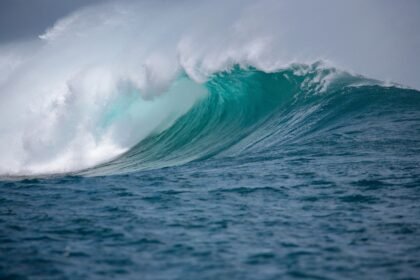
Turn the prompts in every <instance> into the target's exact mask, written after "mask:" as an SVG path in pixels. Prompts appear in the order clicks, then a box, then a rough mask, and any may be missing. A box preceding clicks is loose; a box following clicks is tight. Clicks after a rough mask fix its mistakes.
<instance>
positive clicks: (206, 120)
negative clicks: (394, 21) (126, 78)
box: [77, 63, 420, 176]
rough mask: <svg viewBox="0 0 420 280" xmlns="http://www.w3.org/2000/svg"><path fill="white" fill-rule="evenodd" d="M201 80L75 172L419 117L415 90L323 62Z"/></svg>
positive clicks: (146, 165)
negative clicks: (103, 157)
mask: <svg viewBox="0 0 420 280" xmlns="http://www.w3.org/2000/svg"><path fill="white" fill-rule="evenodd" d="M180 79H188V77H187V76H186V75H181V77H180ZM190 82H191V81H190ZM200 86H201V87H203V88H204V89H205V90H206V91H207V92H208V94H206V95H205V96H204V98H202V99H201V100H200V101H199V102H197V103H196V104H195V105H194V106H193V108H192V109H191V110H189V111H188V112H187V113H186V114H184V115H183V116H182V117H180V118H179V119H177V120H176V121H175V122H174V123H173V124H172V125H170V126H169V127H168V128H166V129H164V130H163V131H160V132H155V133H152V134H151V135H149V136H148V137H146V138H145V139H144V140H142V141H140V142H139V143H138V144H136V145H135V146H134V147H132V148H131V149H129V150H128V151H127V152H126V153H124V154H122V155H121V156H119V157H117V158H115V159H114V160H112V161H109V162H107V163H104V164H100V165H98V166H95V167H93V168H89V169H86V170H83V171H81V172H79V173H77V174H79V175H86V176H96V175H110V174H121V173H131V172H136V171H140V170H149V169H158V168H164V167H169V166H174V165H180V164H185V163H188V162H192V161H199V160H205V159H209V158H223V157H241V156H244V155H246V156H249V155H256V157H257V158H258V156H257V155H258V154H264V157H265V158H267V157H270V155H273V154H275V152H274V151H279V150H282V149H287V147H291V146H294V147H296V146H300V147H302V146H305V143H308V141H309V142H310V141H321V142H322V140H325V139H329V141H330V142H328V144H327V145H337V147H338V146H339V144H340V143H341V144H344V143H346V141H348V139H349V138H351V139H356V138H355V137H359V138H357V139H359V140H360V139H363V138H366V139H368V138H369V137H373V136H372V135H373V134H372V133H379V135H376V134H375V137H385V138H386V137H391V136H392V134H393V133H396V131H395V130H398V127H397V126H396V127H393V126H390V125H389V124H390V123H391V124H393V123H394V122H395V121H396V119H395V118H397V119H398V118H402V119H403V120H406V118H405V117H404V116H406V117H408V118H409V117H410V116H411V118H413V119H414V123H415V125H417V124H418V120H419V115H418V112H419V111H418V109H419V108H420V107H419V105H420V98H419V96H420V95H419V94H418V92H416V91H414V90H409V89H402V88H400V87H397V86H385V85H383V84H381V83H380V82H378V81H375V80H371V79H367V78H364V77H362V76H354V75H351V74H349V73H346V72H342V71H338V70H336V69H334V68H326V67H324V66H323V65H322V64H321V63H315V64H313V65H298V64H296V65H292V66H291V67H289V68H287V69H283V70H279V71H276V72H272V73H270V72H263V71H260V70H257V69H255V68H252V67H251V68H241V67H239V66H234V67H233V68H232V69H231V70H229V71H224V72H219V73H215V74H214V75H213V76H212V77H211V78H210V79H209V80H208V81H207V82H205V83H204V84H202V85H200ZM396 115H398V116H399V117H396ZM367 122H371V123H370V125H366V123H367ZM377 126H382V128H383V130H382V136H381V135H380V134H381V132H377V131H376V132H375V131H374V128H376V127H377ZM387 129H388V130H387ZM372 131H373V132H372ZM384 131H387V132H386V133H385V132H384ZM397 133H398V132H397ZM332 138H334V139H332ZM314 152H316V151H314Z"/></svg>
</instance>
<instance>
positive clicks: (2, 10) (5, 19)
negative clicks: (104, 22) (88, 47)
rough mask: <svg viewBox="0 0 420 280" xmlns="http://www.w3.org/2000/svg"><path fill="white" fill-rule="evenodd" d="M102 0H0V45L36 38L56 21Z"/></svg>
mask: <svg viewBox="0 0 420 280" xmlns="http://www.w3.org/2000/svg"><path fill="white" fill-rule="evenodd" d="M101 1H102V2H103V1H104V0H0V43H4V42H8V41H15V40H21V39H26V38H28V37H36V36H37V35H39V34H42V33H43V31H45V29H46V28H47V27H49V26H51V25H52V24H53V23H54V22H55V21H56V20H57V19H59V18H61V17H63V16H65V15H67V14H69V13H70V12H72V11H74V10H76V9H77V8H80V7H82V6H87V5H92V4H94V3H97V2H101Z"/></svg>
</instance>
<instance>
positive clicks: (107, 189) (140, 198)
mask: <svg viewBox="0 0 420 280" xmlns="http://www.w3.org/2000/svg"><path fill="white" fill-rule="evenodd" d="M180 91H182V92H195V94H196V95H199V96H200V98H199V99H198V100H197V101H194V104H193V106H192V107H191V108H189V109H188V110H185V112H183V113H182V114H180V116H177V117H176V118H173V121H170V122H168V123H169V124H167V125H166V126H164V127H161V128H159V129H157V130H154V132H153V133H150V134H149V135H148V136H147V137H145V138H144V139H143V140H141V141H140V142H139V143H137V144H135V145H134V146H132V147H131V148H130V149H128V150H127V151H126V152H124V153H123V154H121V155H119V156H117V157H115V158H113V159H112V160H110V161H107V162H105V163H101V164H98V165H96V166H93V167H88V168H84V169H82V170H78V171H72V172H67V173H53V174H46V175H45V174H44V175H43V174H41V175H29V176H26V175H19V176H15V175H13V174H9V175H7V174H6V175H3V176H2V177H1V178H2V179H0V180H1V181H0V279H419V275H420V203H419V202H420V92H419V91H417V90H414V89H409V88H404V87H402V86H399V85H395V84H385V83H382V82H380V81H375V80H371V79H367V78H365V77H362V76H358V75H354V74H349V73H347V72H344V71H338V70H336V69H334V68H328V67H324V66H322V65H321V64H320V63H315V64H313V65H299V64H296V65H291V66H290V67H289V68H285V69H283V70H277V71H273V72H268V71H265V72H264V71H262V70H257V69H256V68H253V67H240V66H233V67H232V68H231V69H230V70H228V71H221V72H218V73H215V74H214V75H212V77H211V78H210V79H208V80H206V81H205V82H203V83H197V82H194V81H193V80H192V79H190V78H189V77H188V75H187V74H181V75H179V78H178V79H176V80H175V81H174V82H173V83H172V85H171V86H170V88H169V89H168V92H169V93H168V94H169V95H170V94H171V93H170V92H180ZM136 96H137V95H135V90H133V89H132V88H130V87H129V86H127V87H126V88H125V91H124V93H123V94H120V95H119V97H118V99H117V100H114V101H113V102H112V104H114V105H113V106H112V107H108V108H107V109H106V110H105V111H103V112H102V115H101V116H102V117H101V119H100V121H98V123H97V126H98V127H102V128H103V129H106V128H107V127H108V126H109V125H111V124H112V123H115V122H117V121H118V120H119V119H124V118H125V117H126V116H125V114H127V112H130V111H131V112H132V111H133V110H134V111H135V110H136V107H135V105H134V107H133V104H136V102H137V101H136ZM131 116H132V115H131ZM120 133H124V131H120Z"/></svg>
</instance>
